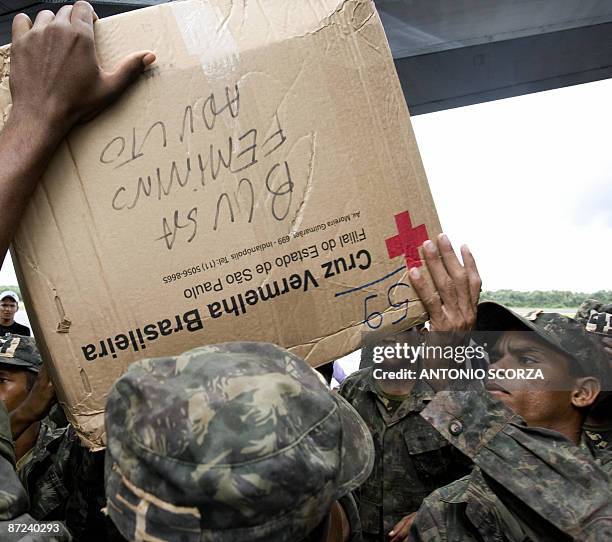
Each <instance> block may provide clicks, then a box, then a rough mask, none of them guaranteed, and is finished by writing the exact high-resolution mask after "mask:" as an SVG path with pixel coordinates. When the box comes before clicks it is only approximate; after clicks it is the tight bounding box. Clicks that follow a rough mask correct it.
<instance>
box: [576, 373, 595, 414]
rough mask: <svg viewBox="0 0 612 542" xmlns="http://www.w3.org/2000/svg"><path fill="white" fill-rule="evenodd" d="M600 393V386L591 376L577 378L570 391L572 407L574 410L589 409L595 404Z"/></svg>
mask: <svg viewBox="0 0 612 542" xmlns="http://www.w3.org/2000/svg"><path fill="white" fill-rule="evenodd" d="M600 391H601V384H600V383H599V380H597V379H596V378H594V377H592V376H585V377H584V378H578V379H576V383H575V385H574V389H573V390H572V395H571V400H572V405H574V406H575V407H576V408H586V407H589V406H591V405H592V404H593V403H594V402H595V399H597V396H598V395H599V392H600Z"/></svg>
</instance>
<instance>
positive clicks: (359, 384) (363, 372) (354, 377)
mask: <svg viewBox="0 0 612 542" xmlns="http://www.w3.org/2000/svg"><path fill="white" fill-rule="evenodd" d="M372 371H373V368H372V367H366V368H365V369H359V371H355V372H354V373H351V374H350V375H348V376H347V377H346V378H345V379H344V381H343V382H342V385H341V386H340V389H339V393H340V395H342V397H344V398H345V399H346V400H347V401H350V400H351V399H352V398H353V397H354V396H355V395H356V394H357V393H358V392H359V391H361V390H363V389H365V385H366V382H368V380H369V379H370V376H371V374H372Z"/></svg>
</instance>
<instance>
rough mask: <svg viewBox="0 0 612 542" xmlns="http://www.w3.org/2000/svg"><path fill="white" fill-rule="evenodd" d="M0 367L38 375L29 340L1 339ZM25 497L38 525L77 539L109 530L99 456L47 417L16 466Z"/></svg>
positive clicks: (101, 537) (38, 360)
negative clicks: (58, 526) (60, 527)
mask: <svg viewBox="0 0 612 542" xmlns="http://www.w3.org/2000/svg"><path fill="white" fill-rule="evenodd" d="M0 363H2V364H6V365H11V366H14V367H20V368H23V369H26V370H30V371H33V372H35V373H38V371H39V370H40V368H41V366H42V359H41V357H40V354H39V352H38V349H37V347H36V343H35V341H34V339H32V338H30V337H21V336H17V335H7V336H5V337H0ZM17 473H18V475H19V479H20V480H21V483H22V484H23V486H24V488H25V489H26V491H27V494H28V497H29V502H30V505H29V514H30V515H31V516H32V517H33V518H35V519H37V520H40V521H63V522H65V523H66V525H67V527H68V528H69V529H70V531H71V533H72V535H73V536H74V537H75V539H76V540H87V541H88V542H89V541H96V540H106V539H107V538H109V537H108V536H107V532H106V530H107V529H108V532H109V533H111V534H112V533H113V531H114V527H113V526H112V524H111V522H110V521H109V520H108V519H107V518H106V517H105V516H104V515H103V514H102V512H101V510H102V508H103V507H104V506H105V498H104V484H103V480H104V453H97V454H93V453H91V452H89V451H87V450H86V449H85V448H84V447H82V446H81V445H80V442H79V439H78V437H77V435H76V432H75V431H74V428H73V427H72V426H65V427H58V426H57V425H56V424H55V423H54V422H53V421H52V419H51V417H47V418H45V419H44V420H42V421H41V423H40V429H39V432H38V437H37V439H36V443H35V445H34V447H33V448H32V449H31V450H30V451H29V452H28V453H27V454H26V455H25V456H24V457H22V458H21V459H20V460H19V461H18V463H17Z"/></svg>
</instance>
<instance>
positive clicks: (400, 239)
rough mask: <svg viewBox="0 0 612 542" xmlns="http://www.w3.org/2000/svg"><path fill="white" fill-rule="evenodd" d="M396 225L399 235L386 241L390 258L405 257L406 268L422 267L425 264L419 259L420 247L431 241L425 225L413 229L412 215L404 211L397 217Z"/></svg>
mask: <svg viewBox="0 0 612 542" xmlns="http://www.w3.org/2000/svg"><path fill="white" fill-rule="evenodd" d="M395 224H396V225H397V231H398V232H399V233H398V234H397V235H395V236H393V237H389V239H386V240H385V243H386V245H387V252H388V253H389V258H390V259H393V258H396V257H397V256H401V255H404V256H405V258H406V267H408V268H410V267H421V266H422V265H423V263H422V262H421V258H419V250H418V249H419V247H420V246H421V245H422V244H423V243H424V242H425V241H427V239H429V235H428V234H427V228H426V227H425V224H420V225H418V226H417V227H416V228H413V227H412V222H411V221H410V213H409V212H408V211H404V212H402V213H399V214H398V215H395Z"/></svg>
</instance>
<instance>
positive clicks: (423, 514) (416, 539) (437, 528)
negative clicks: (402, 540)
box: [408, 492, 447, 542]
mask: <svg viewBox="0 0 612 542" xmlns="http://www.w3.org/2000/svg"><path fill="white" fill-rule="evenodd" d="M436 502H440V500H439V498H437V494H436V492H434V493H432V494H431V495H430V496H429V497H427V498H426V499H425V500H424V501H423V503H422V504H421V507H420V508H419V510H418V512H417V515H416V516H415V518H414V521H413V522H412V525H411V526H410V532H409V533H408V540H410V542H439V541H440V540H447V537H446V530H445V529H444V525H445V523H444V521H442V518H439V517H437V516H438V514H436V506H435V503H436Z"/></svg>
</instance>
